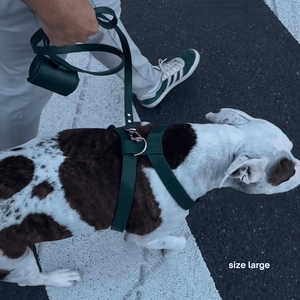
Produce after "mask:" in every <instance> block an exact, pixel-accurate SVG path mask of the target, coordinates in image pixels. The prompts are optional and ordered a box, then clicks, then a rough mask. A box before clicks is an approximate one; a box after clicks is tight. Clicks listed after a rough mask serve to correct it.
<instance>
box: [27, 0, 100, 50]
mask: <svg viewBox="0 0 300 300" xmlns="http://www.w3.org/2000/svg"><path fill="white" fill-rule="evenodd" d="M22 1H23V2H24V3H25V4H26V5H27V6H28V7H29V8H30V9H31V10H32V11H33V12H34V13H35V14H36V15H37V16H38V17H39V18H40V20H41V26H42V28H43V30H44V32H45V33H46V35H47V36H48V38H49V39H50V42H51V45H55V46H70V45H74V44H76V43H77V42H81V43H84V42H85V41H86V39H87V38H88V37H89V36H91V35H94V34H96V33H97V32H98V22H97V19H96V13H95V10H94V9H93V8H92V7H91V5H90V4H89V1H88V0H22Z"/></svg>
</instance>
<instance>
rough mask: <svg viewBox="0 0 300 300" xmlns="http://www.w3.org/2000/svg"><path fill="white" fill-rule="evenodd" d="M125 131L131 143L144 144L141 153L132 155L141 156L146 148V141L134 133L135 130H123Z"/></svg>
mask: <svg viewBox="0 0 300 300" xmlns="http://www.w3.org/2000/svg"><path fill="white" fill-rule="evenodd" d="M125 129H126V130H127V131H128V133H129V137H130V139H131V141H133V142H136V143H141V142H144V143H145V147H144V149H143V150H142V151H141V152H139V153H136V154H133V155H134V156H139V155H141V154H143V153H144V152H145V151H146V149H147V147H148V144H147V141H146V140H145V139H144V138H143V137H142V136H141V135H140V134H139V133H138V132H137V131H136V129H135V128H129V129H127V128H125Z"/></svg>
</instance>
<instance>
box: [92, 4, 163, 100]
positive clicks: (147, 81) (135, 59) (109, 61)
mask: <svg viewBox="0 0 300 300" xmlns="http://www.w3.org/2000/svg"><path fill="white" fill-rule="evenodd" d="M90 3H91V5H92V6H93V7H98V6H108V7H110V8H111V9H113V10H114V11H115V13H116V15H117V17H118V18H120V15H121V3H120V0H90ZM118 26H119V27H120V29H121V30H122V31H123V33H124V34H125V35H126V37H127V40H128V42H129V46H130V50H131V56H132V65H133V72H132V90H133V93H135V94H136V95H137V96H143V95H145V94H147V93H149V92H151V91H153V90H154V91H155V90H157V89H158V88H159V86H160V85H161V72H159V71H158V70H156V69H154V68H153V66H152V65H151V64H150V62H149V61H148V59H147V58H146V57H145V56H143V55H142V53H141V51H140V50H139V49H138V47H137V46H136V45H135V43H134V42H133V41H132V39H131V38H130V36H129V34H128V33H127V31H126V29H125V28H124V26H123V24H122V22H121V20H119V21H118ZM99 31H100V32H99V34H98V35H97V36H94V37H93V39H91V40H90V41H89V42H90V43H103V44H107V45H111V46H114V47H117V48H119V49H122V46H121V44H120V41H119V37H118V34H117V33H116V31H115V30H113V29H112V30H106V29H104V28H102V27H100V26H99ZM92 54H93V56H94V57H95V58H96V59H97V60H99V61H100V62H101V63H102V64H103V65H105V66H106V67H107V68H109V69H111V68H113V67H116V66H117V65H118V64H119V63H120V59H119V58H118V57H117V56H115V55H111V54H103V53H100V52H93V53H92ZM117 75H118V76H119V77H121V78H122V79H124V71H123V70H121V71H120V72H119V73H118V74H117Z"/></svg>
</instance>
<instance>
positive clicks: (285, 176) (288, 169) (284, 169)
mask: <svg viewBox="0 0 300 300" xmlns="http://www.w3.org/2000/svg"><path fill="white" fill-rule="evenodd" d="M295 172H296V171H295V163H294V162H293V161H291V160H290V159H288V158H284V159H282V160H281V161H280V162H279V163H278V164H277V165H276V166H275V168H274V169H273V171H272V173H271V175H270V177H269V180H268V182H269V183H271V184H272V185H275V186H278V185H280V184H281V183H283V182H285V181H288V180H289V179H290V178H291V177H292V176H294V174H295Z"/></svg>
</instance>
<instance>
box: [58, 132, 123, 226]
mask: <svg viewBox="0 0 300 300" xmlns="http://www.w3.org/2000/svg"><path fill="white" fill-rule="evenodd" d="M58 142H59V147H60V149H61V151H62V152H63V154H64V155H65V156H66V159H65V161H64V162H63V163H62V164H61V166H60V169H59V176H60V180H61V183H62V186H63V188H64V191H65V197H66V199H67V201H68V202H69V204H70V206H71V207H72V208H73V209H75V210H76V211H77V212H78V214H79V215H80V217H81V219H82V220H84V221H85V222H87V223H88V224H89V225H90V226H93V227H94V228H95V229H96V230H101V229H105V228H109V227H110V225H111V223H112V220H113V218H114V214H115V210H116V205H117V199H118V194H119V185H120V179H121V168H122V153H121V141H120V139H119V136H118V134H117V133H116V132H115V131H112V130H104V129H73V130H66V131H63V132H61V133H60V134H59V136H58Z"/></svg>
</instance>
